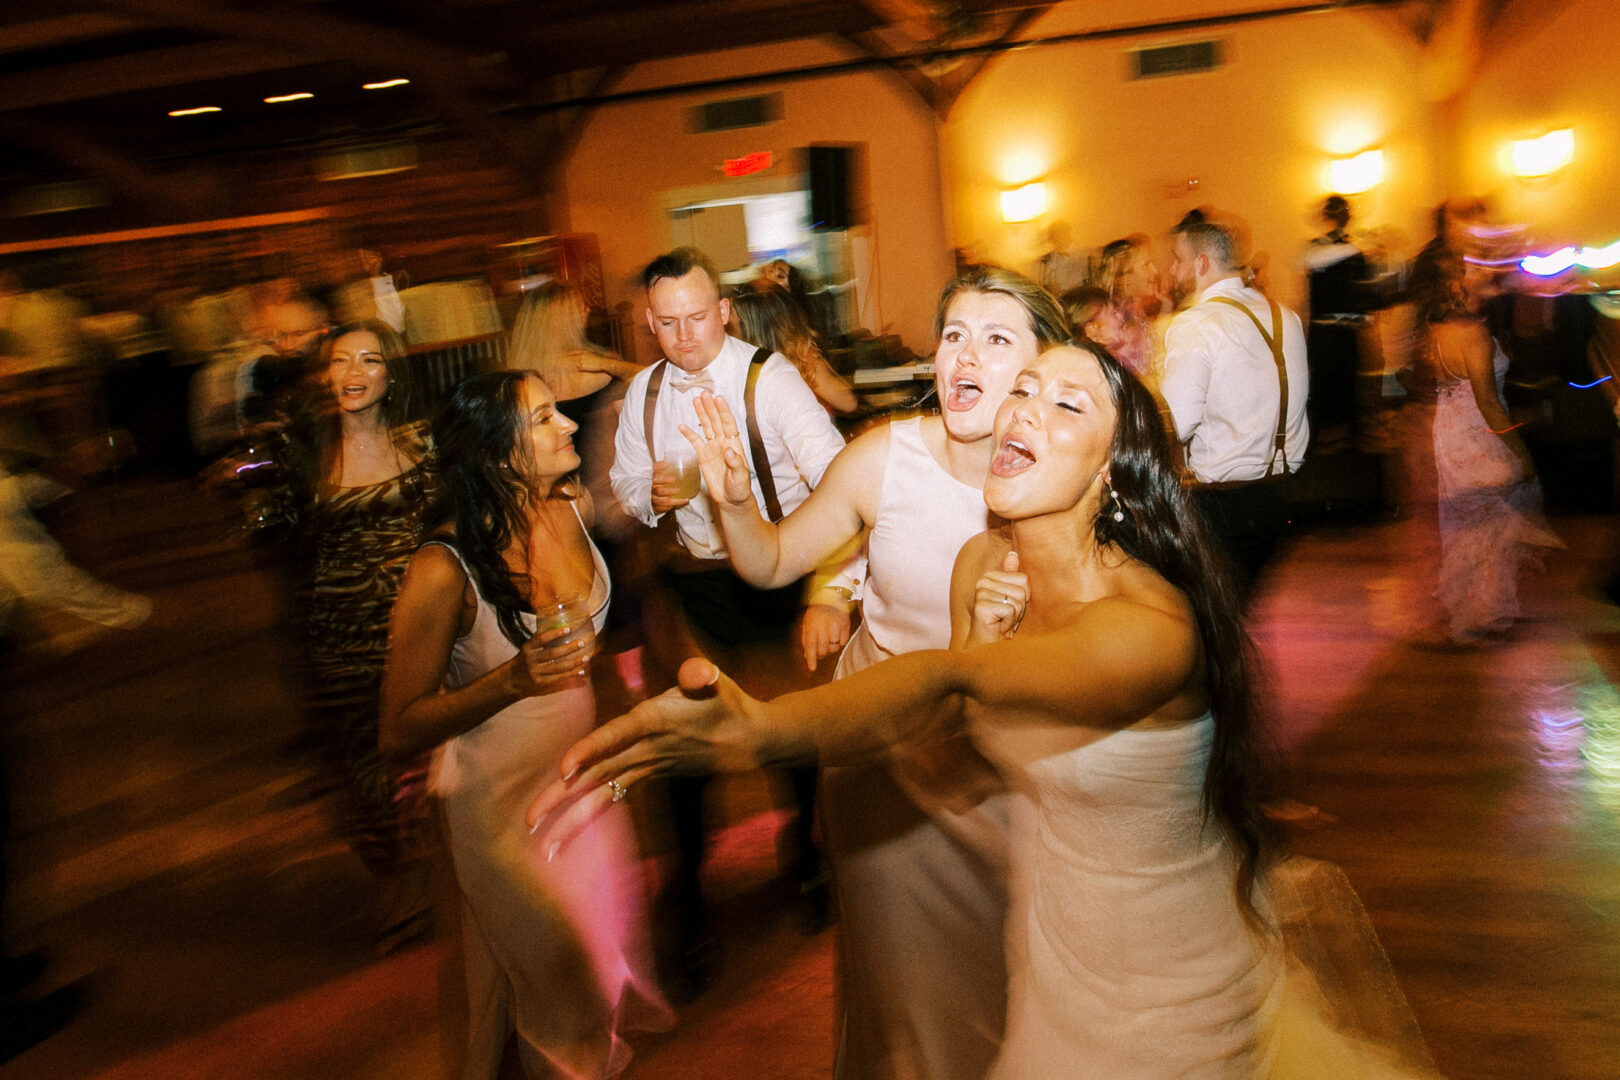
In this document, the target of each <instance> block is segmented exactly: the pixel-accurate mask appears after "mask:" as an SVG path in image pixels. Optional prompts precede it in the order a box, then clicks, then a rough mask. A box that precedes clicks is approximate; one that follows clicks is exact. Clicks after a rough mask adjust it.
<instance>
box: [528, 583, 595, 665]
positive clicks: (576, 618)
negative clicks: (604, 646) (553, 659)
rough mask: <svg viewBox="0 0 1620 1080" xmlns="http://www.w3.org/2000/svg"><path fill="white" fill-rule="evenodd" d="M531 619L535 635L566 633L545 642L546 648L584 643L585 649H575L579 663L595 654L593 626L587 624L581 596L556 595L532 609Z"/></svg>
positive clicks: (587, 612)
mask: <svg viewBox="0 0 1620 1080" xmlns="http://www.w3.org/2000/svg"><path fill="white" fill-rule="evenodd" d="M534 617H535V633H536V634H544V633H546V632H547V631H549V630H559V629H563V628H565V627H566V628H567V630H568V633H566V634H564V635H562V636H561V637H559V638H557V639H556V640H554V641H550V642H547V644H548V645H549V646H553V647H555V646H558V645H563V644H567V643H568V642H573V641H583V642H585V647H584V648H583V649H581V650H579V662H580V663H581V664H584V663H585V662H586V661H588V660H589V659H590V658H591V657H592V656H594V655H596V624H595V623H593V622H592V621H591V609H590V604H589V602H588V599H587V597H586V596H585V595H584V594H582V593H560V594H558V595H557V596H556V597H554V598H553V599H551V600H549V601H545V602H542V603H541V604H540V605H539V606H538V607H536V608H535V612H534Z"/></svg>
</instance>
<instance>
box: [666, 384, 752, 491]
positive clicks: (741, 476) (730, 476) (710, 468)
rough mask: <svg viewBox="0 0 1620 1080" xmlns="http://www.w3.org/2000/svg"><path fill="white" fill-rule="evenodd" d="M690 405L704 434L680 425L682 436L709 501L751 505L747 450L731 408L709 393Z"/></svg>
mask: <svg viewBox="0 0 1620 1080" xmlns="http://www.w3.org/2000/svg"><path fill="white" fill-rule="evenodd" d="M692 404H693V408H694V409H695V410H696V411H697V417H698V424H699V425H700V426H701V427H702V428H703V434H702V435H698V434H697V433H696V432H694V431H693V430H692V429H691V428H689V427H687V426H686V425H685V424H682V425H681V434H682V435H685V436H686V439H687V441H688V442H690V443H691V444H692V448H693V449H694V450H696V451H697V456H698V468H699V469H700V470H702V472H703V486H704V487H705V488H707V489H708V492H709V498H711V499H713V500H714V501H715V503H716V505H726V504H729V505H732V506H743V505H746V504H748V503H750V502H752V501H753V498H754V486H753V480H752V477H751V476H750V474H749V472H748V451H747V450H746V449H744V447H743V443H742V436H741V435H739V434H738V432H737V421H736V418H735V417H733V416H732V415H731V407H730V406H728V405H727V404H726V399H725V398H722V397H715V396H714V395H713V394H711V393H709V392H708V391H704V392H703V393H701V394H699V395H698V396H697V400H696V401H695V402H693V403H692Z"/></svg>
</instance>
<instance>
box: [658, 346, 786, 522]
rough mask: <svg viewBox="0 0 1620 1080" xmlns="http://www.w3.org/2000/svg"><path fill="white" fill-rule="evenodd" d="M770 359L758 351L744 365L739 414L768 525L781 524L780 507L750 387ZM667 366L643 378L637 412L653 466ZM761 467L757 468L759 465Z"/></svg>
mask: <svg viewBox="0 0 1620 1080" xmlns="http://www.w3.org/2000/svg"><path fill="white" fill-rule="evenodd" d="M770 358H771V350H769V349H763V348H762V349H759V350H758V351H756V352H755V353H754V358H753V359H752V360H750V361H749V362H748V382H747V384H746V386H745V388H744V390H743V414H744V415H745V416H746V417H747V420H748V456H749V457H750V458H752V459H753V460H752V465H753V471H754V476H755V478H756V479H758V480H759V489H760V491H762V492H763V493H764V495H765V511H766V513H767V514H769V515H770V519H771V520H772V521H781V520H782V504H781V502H779V501H778V500H777V498H776V477H774V476H772V475H771V459H770V457H769V456H768V455H767V454H766V453H765V440H764V438H763V437H762V436H761V435H760V433H759V421H758V420H757V419H756V418H755V412H756V410H755V408H754V387H755V385H756V384H757V383H758V382H759V373H760V371H762V370H763V369H764V367H765V361H767V360H769V359H770ZM667 363H668V361H666V360H660V361H658V363H657V364H654V365H653V369H652V372H651V373H650V374H649V375H648V377H647V400H646V404H645V405H643V407H642V411H641V430H642V434H643V435H645V436H646V437H647V460H648V461H654V462H656V461H657V460H658V450H657V448H656V447H655V446H654V445H653V409H654V407H655V406H656V405H657V404H658V391H659V390H660V389H661V388H662V387H663V385H664V377H665V375H666V374H667V372H665V370H664V368H665V365H666V364H667ZM761 462H763V463H764V467H763V468H761V467H760V463H761Z"/></svg>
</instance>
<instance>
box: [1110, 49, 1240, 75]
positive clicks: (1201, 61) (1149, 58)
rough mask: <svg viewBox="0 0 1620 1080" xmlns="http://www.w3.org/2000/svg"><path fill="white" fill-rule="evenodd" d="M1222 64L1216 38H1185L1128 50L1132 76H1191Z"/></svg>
mask: <svg viewBox="0 0 1620 1080" xmlns="http://www.w3.org/2000/svg"><path fill="white" fill-rule="evenodd" d="M1220 66H1221V43H1220V42H1219V41H1184V42H1182V43H1180V44H1179V45H1156V46H1153V47H1152V48H1147V49H1132V50H1131V78H1133V79H1158V78H1162V77H1163V76H1166V75H1194V74H1197V73H1198V72H1201V71H1214V70H1215V69H1216V68H1218V67H1220Z"/></svg>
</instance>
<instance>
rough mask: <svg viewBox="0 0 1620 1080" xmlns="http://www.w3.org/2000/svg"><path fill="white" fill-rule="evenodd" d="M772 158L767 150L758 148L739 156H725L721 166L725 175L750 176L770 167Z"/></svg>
mask: <svg viewBox="0 0 1620 1080" xmlns="http://www.w3.org/2000/svg"><path fill="white" fill-rule="evenodd" d="M772 160H773V159H772V157H771V152H770V151H769V150H760V151H757V152H755V153H752V154H744V155H743V156H742V157H739V158H727V159H726V163H725V164H724V165H722V166H721V168H722V169H724V170H725V174H726V175H727V176H752V175H753V174H754V173H757V172H764V171H765V170H766V169H768V168H770V167H771V162H772Z"/></svg>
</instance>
